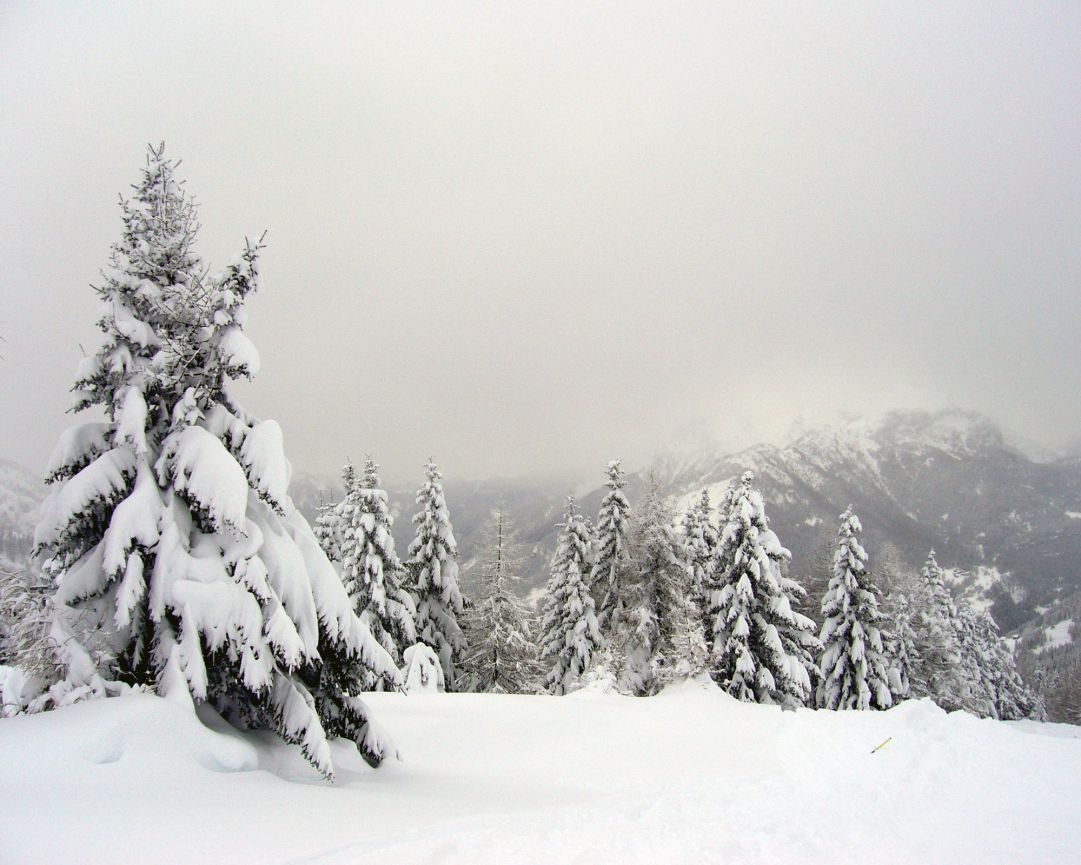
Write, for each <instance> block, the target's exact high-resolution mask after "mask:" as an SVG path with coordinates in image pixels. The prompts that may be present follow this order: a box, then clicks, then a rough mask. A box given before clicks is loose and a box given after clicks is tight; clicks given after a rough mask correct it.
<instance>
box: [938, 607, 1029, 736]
mask: <svg viewBox="0 0 1081 865" xmlns="http://www.w3.org/2000/svg"><path fill="white" fill-rule="evenodd" d="M957 617H958V627H959V633H958V640H959V643H960V648H961V669H962V671H963V672H964V675H965V678H966V682H967V685H968V699H967V702H966V704H965V706H964V707H963V708H964V709H965V710H966V711H967V712H970V713H971V714H973V715H978V716H980V717H983V718H996V719H1001V720H1007V721H1013V720H1018V719H1020V718H1035V719H1036V720H1041V721H1042V720H1046V719H1047V713H1046V708H1045V706H1044V705H1043V701H1042V700H1041V699H1040V698H1039V696H1038V695H1037V694H1036V693H1035V692H1034V691H1032V690H1031V689H1030V688H1029V687H1028V686H1027V685H1026V684H1025V682H1024V680H1023V679H1022V678H1021V675H1020V673H1018V672H1017V667H1016V664H1015V663H1014V659H1013V653H1012V652H1011V651H1010V649H1009V647H1008V646H1007V645H1006V643H1005V641H1003V640H1002V638H1001V637H999V634H998V625H996V624H995V621H994V619H992V618H991V616H990V614H989V613H986V612H981V613H978V612H976V611H975V610H974V609H973V608H972V607H971V606H970V605H969V604H968V602H967V601H964V600H962V601H960V602H959V603H958V604H957Z"/></svg>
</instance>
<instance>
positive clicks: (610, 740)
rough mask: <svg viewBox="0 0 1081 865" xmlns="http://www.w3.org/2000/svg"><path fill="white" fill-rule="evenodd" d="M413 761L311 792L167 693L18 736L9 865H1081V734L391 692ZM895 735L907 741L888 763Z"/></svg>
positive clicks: (705, 700) (341, 765)
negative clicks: (1080, 821)
mask: <svg viewBox="0 0 1081 865" xmlns="http://www.w3.org/2000/svg"><path fill="white" fill-rule="evenodd" d="M369 703H370V705H371V707H372V709H373V711H374V712H375V714H376V717H377V719H378V721H379V722H381V723H382V724H383V725H384V726H385V727H386V728H387V729H388V730H389V731H390V732H391V733H392V735H393V736H394V738H395V741H396V742H397V744H398V746H399V748H400V750H401V752H402V755H403V758H404V759H403V761H402V762H398V763H389V764H387V765H386V766H384V767H383V768H381V769H379V770H376V771H372V770H369V769H367V767H365V766H364V765H363V764H362V763H361V762H360V761H359V758H353V759H350V757H349V755H348V752H347V751H346V750H345V749H343V748H336V750H335V760H336V764H337V766H338V781H337V783H336V784H333V785H331V784H327V783H325V782H322V781H319V780H318V779H316V778H315V777H313V775H312V773H311V772H310V771H309V770H308V769H307V768H306V766H305V764H304V763H303V762H302V761H301V760H300V759H299V758H297V757H296V756H295V754H294V753H293V752H292V751H289V750H286V749H285V748H283V747H282V746H280V745H279V744H277V743H275V742H274V741H273V740H272V739H271V738H269V737H267V736H262V735H260V736H241V735H239V734H236V733H233V732H231V731H229V730H228V728H224V729H222V728H221V726H220V720H219V721H218V724H217V725H214V719H212V718H211V719H208V720H209V722H210V723H211V724H212V725H214V727H215V728H214V729H210V728H208V727H206V726H204V725H203V724H201V723H199V722H198V721H197V720H196V719H195V718H194V717H193V716H192V714H191V710H190V707H185V706H184V705H183V703H182V702H181V703H172V702H170V701H168V700H163V699H160V698H157V697H151V696H133V697H125V698H122V699H111V700H102V701H97V702H91V703H84V704H80V705H77V706H72V707H69V708H66V709H61V710H58V711H55V712H52V713H49V714H46V715H39V716H33V717H20V718H14V719H7V720H0V789H2V790H3V808H2V811H3V819H2V822H0V862H4V863H12V865H15V863H19V865H22V863H76V862H78V863H84V865H88V863H109V865H120V863H149V862H153V863H156V865H161V863H185V865H189V863H214V865H220V863H233V865H236V863H269V865H279V863H280V865H286V863H297V865H300V863H318V865H354V863H356V865H361V863H364V865H371V863H401V865H408V863H429V862H431V863H458V862H461V863H470V865H472V863H488V862H491V863H501V865H521V863H551V862H560V863H564V862H569V863H593V865H598V863H637V862H642V863H647V862H648V863H679V862H697V863H709V865H716V863H727V862H732V863H759V862H769V863H785V865H792V863H828V865H839V863H850V862H851V863H855V862H860V863H895V862H905V863H919V865H934V863H981V865H988V863H998V862H1002V863H1007V862H1008V863H1019V862H1023V863H1029V862H1031V863H1037V862H1039V863H1065V862H1072V861H1077V857H1078V855H1079V853H1078V851H1079V849H1081V846H1079V842H1081V830H1079V828H1078V822H1077V816H1078V813H1079V808H1081V729H1079V728H1076V727H1066V726H1061V725H1041V724H1035V723H1031V722H1021V723H999V722H995V721H989V720H982V721H981V720H977V719H975V718H972V717H970V716H968V715H965V714H962V713H956V714H952V715H947V714H946V713H944V712H943V711H941V710H940V709H938V708H937V707H935V706H934V705H933V704H932V703H930V702H928V701H919V702H908V703H905V704H903V705H901V706H900V707H898V708H896V709H893V710H891V711H889V712H881V713H879V712H814V711H810V710H801V711H798V712H782V711H780V710H779V709H776V708H773V707H766V706H756V705H747V704H742V703H738V702H736V701H734V700H732V699H730V698H729V697H727V696H725V695H724V694H722V693H720V692H719V691H717V690H716V689H714V688H712V687H711V686H709V685H705V684H701V683H698V682H692V683H687V684H685V685H682V686H679V687H677V688H674V689H670V690H669V691H667V692H665V693H664V694H662V695H660V696H658V697H653V698H647V699H635V698H630V697H621V696H616V695H610V694H599V693H596V692H590V691H586V692H579V693H577V694H575V695H572V696H569V697H527V696H497V695H480V694H450V695H443V694H437V695H410V696H405V695H401V694H374V695H370V698H369ZM887 737H892V741H891V742H890V743H889V744H888V745H886V746H885V747H884V748H882V749H881V750H880V751H878V752H877V753H875V754H872V753H871V750H872V749H873V748H874V747H875V746H876V745H878V744H879V743H880V742H882V741H883V740H884V739H886V738H887Z"/></svg>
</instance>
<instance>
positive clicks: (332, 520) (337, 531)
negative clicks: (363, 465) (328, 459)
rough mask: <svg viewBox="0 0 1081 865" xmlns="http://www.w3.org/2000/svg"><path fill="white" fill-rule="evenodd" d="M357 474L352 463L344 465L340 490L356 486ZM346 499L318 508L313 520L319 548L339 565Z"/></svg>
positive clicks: (347, 489)
mask: <svg viewBox="0 0 1081 865" xmlns="http://www.w3.org/2000/svg"><path fill="white" fill-rule="evenodd" d="M356 477H357V472H356V469H355V468H353V464H352V463H346V464H345V467H344V468H343V469H342V489H343V490H345V491H346V492H348V491H349V490H351V489H352V488H353V487H354V486H355V485H356ZM345 508H346V497H345V496H342V498H341V499H340V500H339V501H336V502H325V503H324V504H321V505H320V506H319V512H318V514H317V515H316V518H315V525H314V526H313V527H312V529H313V530H314V531H315V537H316V538H317V539H318V541H319V546H320V547H321V548H322V550H323V552H324V553H326V554H327V558H328V559H330V560H331V561H332V562H337V563H340V562H341V560H342V536H341V526H342V521H343V519H344V517H345Z"/></svg>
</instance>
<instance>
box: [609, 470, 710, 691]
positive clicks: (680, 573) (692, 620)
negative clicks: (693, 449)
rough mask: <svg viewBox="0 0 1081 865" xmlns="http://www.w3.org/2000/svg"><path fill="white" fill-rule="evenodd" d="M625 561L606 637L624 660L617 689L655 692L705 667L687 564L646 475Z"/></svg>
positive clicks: (664, 507)
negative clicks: (618, 599)
mask: <svg viewBox="0 0 1081 865" xmlns="http://www.w3.org/2000/svg"><path fill="white" fill-rule="evenodd" d="M629 540H630V549H631V566H630V567H629V568H627V570H626V572H625V575H624V580H623V585H622V593H623V604H622V605H621V606H620V607H619V608H618V609H617V611H616V616H615V618H614V619H613V622H612V627H611V629H610V631H609V639H610V640H611V641H613V642H617V643H620V644H622V647H623V654H624V655H625V657H626V661H625V664H624V667H623V671H622V677H621V682H620V685H621V689H622V690H623V691H624V692H626V693H630V694H638V695H647V694H655V693H657V692H658V691H660V690H661V689H662V688H663V687H664V686H665V685H667V684H669V683H671V682H673V681H676V680H679V679H686V678H689V677H691V676H693V675H696V674H697V673H700V672H702V670H704V669H705V661H706V654H707V652H706V643H705V634H704V631H703V627H702V620H701V615H700V612H699V610H698V608H697V606H696V605H695V604H694V601H693V598H692V586H691V579H692V574H691V569H690V566H689V564H688V561H687V551H686V548H685V546H684V544H683V541H682V538H680V536H679V535H678V534H677V533H676V531H675V529H674V528H673V525H672V512H671V511H670V510H669V508H668V506H667V505H666V504H665V503H664V501H663V499H662V498H661V496H660V492H659V491H658V489H657V484H656V482H655V480H653V479H652V478H651V480H650V485H649V489H648V490H647V492H646V495H645V496H644V497H643V499H642V503H641V504H640V505H639V506H638V507H637V508H636V509H635V511H634V514H633V519H632V526H631V534H630V538H629Z"/></svg>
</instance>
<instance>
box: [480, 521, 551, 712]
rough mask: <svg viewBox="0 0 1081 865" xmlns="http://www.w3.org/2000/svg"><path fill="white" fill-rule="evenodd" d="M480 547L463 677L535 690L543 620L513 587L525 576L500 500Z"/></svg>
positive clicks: (493, 688) (499, 689)
mask: <svg viewBox="0 0 1081 865" xmlns="http://www.w3.org/2000/svg"><path fill="white" fill-rule="evenodd" d="M477 548H478V550H479V553H478V557H477V562H476V565H475V572H476V580H475V582H476V585H477V593H476V595H475V596H474V598H473V604H472V606H471V607H470V608H469V609H468V610H467V611H466V627H465V632H466V634H467V637H468V640H467V643H468V646H467V648H466V651H465V654H464V656H463V658H462V679H463V681H464V682H465V683H467V684H466V686H467V687H468V688H469V689H470V690H472V691H487V692H490V693H498V694H524V693H530V692H533V691H535V690H536V689H537V688H538V687H539V685H540V681H541V676H542V673H543V667H542V666H541V663H540V657H539V647H538V645H537V642H538V641H537V631H538V627H539V626H538V622H537V621H536V619H537V617H536V614H535V613H534V612H533V610H531V609H530V608H529V607H528V606H527V605H526V603H525V602H524V601H523V600H522V599H521V598H519V597H518V595H517V594H515V592H514V587H515V586H516V585H517V584H518V583H519V582H520V581H521V579H522V577H521V572H520V569H521V566H522V561H523V556H522V545H521V544H520V543H519V542H518V533H517V531H516V530H515V528H514V525H513V523H512V522H511V520H510V517H509V516H508V515H507V512H506V509H505V508H504V506H503V504H502V503H500V504H499V505H498V506H497V507H496V509H495V510H494V511H492V512H491V513H490V514H489V516H488V519H487V520H486V521H485V523H484V524H483V525H482V526H481V530H480V540H479V542H478V544H477Z"/></svg>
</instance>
